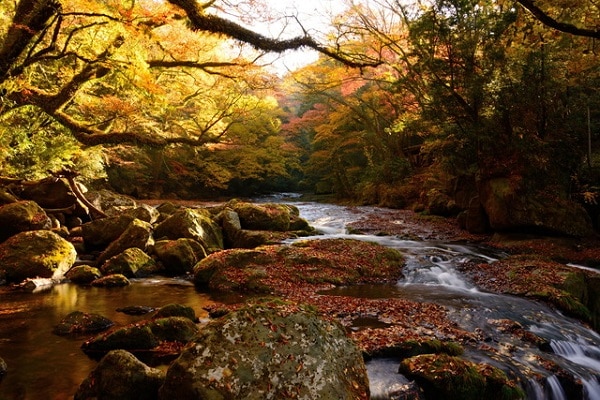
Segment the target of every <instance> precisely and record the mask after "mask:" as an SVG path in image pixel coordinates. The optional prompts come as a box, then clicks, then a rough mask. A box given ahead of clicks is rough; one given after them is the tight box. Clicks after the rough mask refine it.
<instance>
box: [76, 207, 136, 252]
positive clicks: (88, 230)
mask: <svg viewBox="0 0 600 400" xmlns="http://www.w3.org/2000/svg"><path fill="white" fill-rule="evenodd" d="M134 219H135V218H134V217H132V216H129V215H116V216H113V217H107V218H100V219H96V220H93V221H90V222H87V223H85V224H83V225H81V236H82V237H83V241H84V243H85V245H86V247H87V248H89V249H94V248H104V247H106V246H108V245H109V244H110V243H111V242H112V241H113V240H116V239H117V238H118V237H119V236H121V235H122V234H123V232H125V230H126V229H127V227H128V226H129V224H131V222H132V221H133V220H134Z"/></svg>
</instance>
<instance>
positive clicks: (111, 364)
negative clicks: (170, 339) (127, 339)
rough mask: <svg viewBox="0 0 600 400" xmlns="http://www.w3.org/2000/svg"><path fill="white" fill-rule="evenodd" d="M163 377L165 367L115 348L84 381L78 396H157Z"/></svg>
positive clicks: (78, 399) (122, 399) (88, 399)
mask: <svg viewBox="0 0 600 400" xmlns="http://www.w3.org/2000/svg"><path fill="white" fill-rule="evenodd" d="M163 380H164V372H162V371H161V370H159V369H155V368H150V367H148V366H147V365H146V364H144V363H142V362H141V361H139V360H138V359H137V358H136V357H135V356H133V355H132V354H131V353H129V352H127V351H125V350H114V351H111V352H109V353H108V354H106V355H105V356H104V357H103V358H102V359H101V360H100V362H99V363H98V365H97V366H96V368H94V370H93V371H92V372H91V373H90V374H89V375H88V377H87V378H86V379H85V380H84V381H83V382H82V383H81V385H80V386H79V388H78V390H77V392H76V393H75V397H74V399H75V400H92V399H94V400H95V399H114V400H116V399H119V400H140V399H156V397H157V393H158V389H159V387H160V386H161V385H162V383H163Z"/></svg>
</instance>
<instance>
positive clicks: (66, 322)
mask: <svg viewBox="0 0 600 400" xmlns="http://www.w3.org/2000/svg"><path fill="white" fill-rule="evenodd" d="M113 325H114V322H112V321H111V320H110V319H108V318H105V317H103V316H102V315H100V314H88V313H84V312H82V311H74V312H72V313H70V314H69V315H67V316H66V317H64V318H63V319H62V320H61V321H60V323H58V325H56V326H55V327H54V329H53V330H52V332H53V333H54V334H56V335H59V336H65V335H72V334H75V333H97V332H102V331H104V330H106V329H108V328H110V327H111V326H113Z"/></svg>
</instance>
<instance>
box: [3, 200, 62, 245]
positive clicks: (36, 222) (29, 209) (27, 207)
mask: <svg viewBox="0 0 600 400" xmlns="http://www.w3.org/2000/svg"><path fill="white" fill-rule="evenodd" d="M51 227H52V221H51V220H50V218H49V217H48V215H47V214H46V212H45V211H44V209H43V208H42V207H40V206H39V205H38V204H37V203H36V202H34V201H30V200H24V201H18V202H15V203H9V204H5V205H3V206H0V242H3V241H5V240H6V239H8V238H9V237H11V236H13V235H16V234H17V233H20V232H26V231H34V230H41V229H50V228H51Z"/></svg>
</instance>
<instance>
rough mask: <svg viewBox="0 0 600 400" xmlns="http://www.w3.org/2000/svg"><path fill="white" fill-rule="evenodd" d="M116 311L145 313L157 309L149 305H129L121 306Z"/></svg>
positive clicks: (133, 313)
mask: <svg viewBox="0 0 600 400" xmlns="http://www.w3.org/2000/svg"><path fill="white" fill-rule="evenodd" d="M116 311H117V312H121V313H123V314H127V315H145V314H150V313H151V312H154V311H156V308H154V307H149V306H127V307H119V308H117V309H116Z"/></svg>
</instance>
